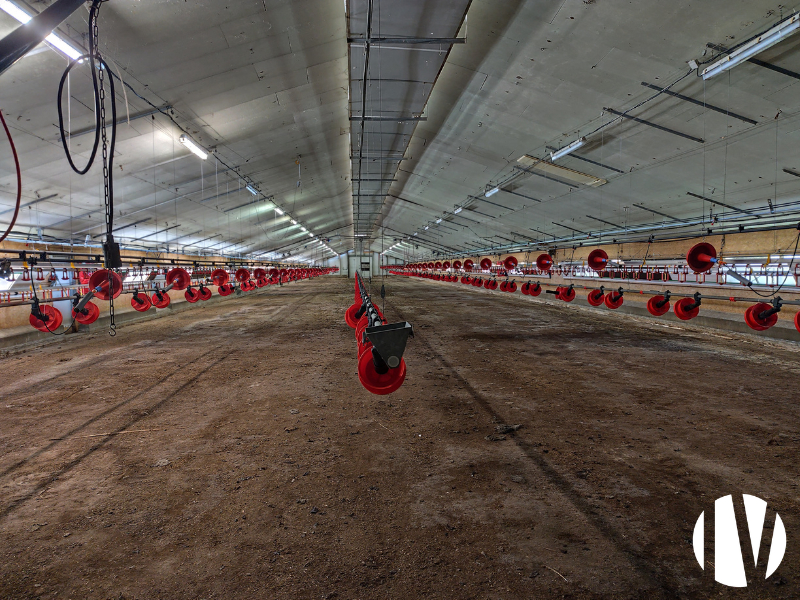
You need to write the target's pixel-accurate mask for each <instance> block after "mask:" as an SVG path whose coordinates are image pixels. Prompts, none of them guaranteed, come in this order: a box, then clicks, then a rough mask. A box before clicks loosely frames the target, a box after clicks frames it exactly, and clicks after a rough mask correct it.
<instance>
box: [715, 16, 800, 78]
mask: <svg viewBox="0 0 800 600" xmlns="http://www.w3.org/2000/svg"><path fill="white" fill-rule="evenodd" d="M798 28H800V15H794V16H792V17H789V18H788V19H786V20H785V21H781V22H780V23H778V24H777V25H776V26H775V27H773V28H772V29H770V30H769V31H767V32H766V33H763V34H762V35H760V36H758V37H757V38H753V39H752V40H750V41H749V42H747V43H746V44H744V45H743V46H740V47H739V48H737V49H736V50H734V51H733V52H731V53H730V54H728V55H727V56H725V57H724V58H721V59H720V60H718V61H717V62H715V63H714V64H713V65H711V66H710V67H706V68H705V69H703V72H702V73H701V74H702V76H703V79H710V78H711V77H714V76H715V75H719V74H720V73H722V72H723V71H727V70H728V69H732V68H733V67H735V66H736V65H738V64H741V63H743V62H744V61H746V60H750V59H751V58H753V57H754V56H755V55H756V54H759V53H761V52H763V51H764V50H766V49H767V48H771V47H772V46H774V45H775V44H777V43H778V42H781V41H783V40H785V39H786V38H787V37H789V36H790V35H792V34H793V33H795V32H796V31H797V30H798Z"/></svg>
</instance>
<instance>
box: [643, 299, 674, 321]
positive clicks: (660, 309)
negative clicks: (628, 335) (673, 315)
mask: <svg viewBox="0 0 800 600" xmlns="http://www.w3.org/2000/svg"><path fill="white" fill-rule="evenodd" d="M647 311H648V312H649V313H650V314H651V315H653V316H654V317H660V316H661V315H665V314H667V313H668V312H669V298H667V297H666V296H653V297H652V298H650V300H648V301H647Z"/></svg>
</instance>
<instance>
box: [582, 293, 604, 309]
mask: <svg viewBox="0 0 800 600" xmlns="http://www.w3.org/2000/svg"><path fill="white" fill-rule="evenodd" d="M604 299H605V294H603V290H592V291H591V292H589V294H588V295H587V296H586V301H587V302H588V303H589V304H591V305H592V306H600V305H601V304H602V303H603V300H604Z"/></svg>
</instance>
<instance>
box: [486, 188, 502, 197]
mask: <svg viewBox="0 0 800 600" xmlns="http://www.w3.org/2000/svg"><path fill="white" fill-rule="evenodd" d="M499 191H500V188H499V187H496V188H492V189H490V190H489V191H488V192H486V193H485V194H484V196H486V197H487V198H491V197H492V196H494V195H495V194H496V193H497V192H499Z"/></svg>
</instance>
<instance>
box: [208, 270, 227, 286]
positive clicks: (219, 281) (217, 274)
mask: <svg viewBox="0 0 800 600" xmlns="http://www.w3.org/2000/svg"><path fill="white" fill-rule="evenodd" d="M229 280H230V276H229V275H228V272H227V271H226V270H225V269H214V271H213V272H212V273H211V283H213V284H214V285H216V286H220V285H225V284H226V283H228V281H229Z"/></svg>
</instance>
